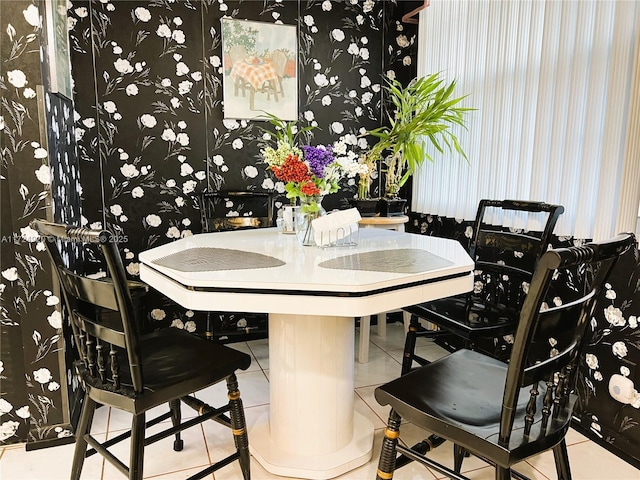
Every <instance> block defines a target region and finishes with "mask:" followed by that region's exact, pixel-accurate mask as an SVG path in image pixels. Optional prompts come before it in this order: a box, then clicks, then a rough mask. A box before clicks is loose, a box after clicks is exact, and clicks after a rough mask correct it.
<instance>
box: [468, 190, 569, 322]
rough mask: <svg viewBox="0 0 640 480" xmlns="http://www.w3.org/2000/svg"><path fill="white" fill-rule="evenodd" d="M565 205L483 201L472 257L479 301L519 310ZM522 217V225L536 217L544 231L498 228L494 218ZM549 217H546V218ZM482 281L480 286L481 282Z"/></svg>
mask: <svg viewBox="0 0 640 480" xmlns="http://www.w3.org/2000/svg"><path fill="white" fill-rule="evenodd" d="M562 212H564V207H562V206H561V205H550V204H547V203H543V202H530V201H521V200H486V199H485V200H481V201H480V204H479V205H478V211H477V213H476V219H475V222H474V225H473V234H472V237H471V244H470V249H469V254H470V255H471V258H473V260H474V261H475V263H476V267H475V268H476V289H474V292H475V296H476V297H477V299H478V300H479V301H480V302H481V303H483V304H487V305H496V306H497V305H500V306H501V307H502V308H507V309H513V310H519V308H520V307H521V306H522V302H523V301H524V297H525V296H526V291H527V288H528V286H529V283H530V282H531V278H532V277H533V272H534V270H535V268H536V264H537V262H538V260H539V259H540V258H541V257H542V255H543V254H544V252H546V251H547V249H548V248H549V245H550V243H551V236H552V234H553V230H554V228H555V225H556V222H557V221H558V217H559V216H560V215H561V214H562ZM509 216H521V217H522V219H521V220H522V222H523V224H524V222H526V221H527V219H529V217H531V216H535V220H539V223H540V225H541V229H540V231H538V232H534V231H532V232H529V231H526V230H525V229H523V228H518V229H516V228H505V227H503V226H502V223H500V224H499V225H496V224H495V223H493V222H492V219H493V218H497V219H498V221H502V220H503V219H504V217H509ZM545 217H546V218H545ZM478 282H479V283H478Z"/></svg>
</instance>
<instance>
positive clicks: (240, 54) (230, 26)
mask: <svg viewBox="0 0 640 480" xmlns="http://www.w3.org/2000/svg"><path fill="white" fill-rule="evenodd" d="M221 24H222V25H221V26H222V57H223V59H222V67H223V82H222V83H223V89H222V91H223V94H222V95H223V116H224V118H225V119H227V118H228V119H250V120H266V119H267V118H266V116H265V112H268V113H270V114H272V115H275V116H277V117H278V118H281V119H282V120H287V121H291V120H297V119H298V41H297V40H298V34H297V27H296V26H295V25H284V24H274V23H268V22H256V21H251V20H236V19H233V18H222V19H221Z"/></svg>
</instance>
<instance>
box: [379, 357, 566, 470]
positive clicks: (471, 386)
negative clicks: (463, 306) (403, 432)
mask: <svg viewBox="0 0 640 480" xmlns="http://www.w3.org/2000/svg"><path fill="white" fill-rule="evenodd" d="M506 375H507V365H506V364H505V363H503V362H501V361H499V360H496V359H494V358H491V357H488V356H486V355H483V354H481V353H478V352H475V351H473V350H466V349H463V350H458V351H457V352H454V353H452V354H451V355H447V356H446V357H443V358H441V359H439V360H436V361H434V362H432V363H430V364H429V365H427V366H425V367H422V368H418V369H416V370H414V371H412V372H410V373H408V374H406V375H404V376H402V377H400V378H398V379H396V380H393V381H391V382H389V383H387V384H385V385H383V386H381V387H379V388H378V389H376V391H375V398H376V401H377V402H378V403H379V404H381V405H388V404H392V405H393V408H394V410H395V411H396V413H398V414H399V415H400V416H401V417H402V418H403V419H405V420H408V421H409V422H411V423H414V424H415V425H420V427H422V428H424V429H425V430H427V431H432V429H433V430H434V431H438V432H440V431H441V429H442V428H443V425H446V435H447V440H450V441H452V442H453V443H455V444H457V445H459V446H462V447H465V448H473V450H474V451H478V450H479V451H481V452H482V453H483V454H484V455H486V456H488V457H489V458H491V459H492V460H495V461H497V462H498V463H499V464H502V465H512V464H514V463H517V462H519V461H521V460H524V459H525V458H527V457H529V456H530V455H531V449H532V446H535V448H536V451H539V450H538V449H540V448H541V445H540V443H539V441H540V438H539V435H536V431H537V433H538V434H539V433H540V430H539V428H536V425H538V426H539V424H540V420H539V419H538V421H537V422H536V423H535V424H534V427H533V428H532V433H531V434H529V435H528V436H525V435H524V419H525V413H526V407H527V403H528V402H529V398H530V395H529V391H530V387H523V388H522V389H520V395H519V398H518V402H517V408H516V413H515V421H514V426H513V431H512V433H511V438H510V448H509V449H505V448H504V447H503V446H501V445H499V444H498V436H499V431H500V417H501V415H502V396H503V393H504V388H505V382H506ZM545 391H546V387H545V384H544V382H542V383H541V384H540V386H539V392H540V395H538V397H537V404H536V407H537V411H541V409H542V402H543V399H544V393H545ZM398 399H400V401H399V400H398ZM573 401H575V398H573V397H572V399H571V402H573ZM569 411H570V410H569ZM553 421H554V422H556V424H557V428H556V427H555V426H554V425H551V426H550V427H549V429H548V432H547V433H546V434H545V435H544V437H545V438H544V444H545V445H544V446H542V448H543V449H547V448H551V447H552V446H553V445H555V444H556V443H558V442H559V441H560V440H562V438H563V437H564V435H565V434H566V432H567V430H568V428H569V421H568V419H567V418H566V416H565V417H558V418H556V419H554V420H553ZM549 432H552V434H549Z"/></svg>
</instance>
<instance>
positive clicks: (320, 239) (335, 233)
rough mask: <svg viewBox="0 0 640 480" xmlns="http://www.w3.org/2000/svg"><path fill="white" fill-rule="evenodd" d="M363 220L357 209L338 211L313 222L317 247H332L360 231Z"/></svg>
mask: <svg viewBox="0 0 640 480" xmlns="http://www.w3.org/2000/svg"><path fill="white" fill-rule="evenodd" d="M361 219H362V217H361V216H360V212H358V209H357V208H350V209H348V210H338V211H337V212H332V213H329V214H328V215H323V216H321V217H318V218H316V219H314V220H312V222H311V224H312V225H313V230H314V238H315V241H316V245H330V244H332V243H335V242H336V241H338V240H341V239H342V238H344V237H346V236H349V235H351V234H352V233H355V232H357V231H358V222H359V221H360V220H361Z"/></svg>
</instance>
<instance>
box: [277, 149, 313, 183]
mask: <svg viewBox="0 0 640 480" xmlns="http://www.w3.org/2000/svg"><path fill="white" fill-rule="evenodd" d="M270 168H271V170H273V173H274V174H275V176H276V178H277V179H278V180H282V181H283V182H306V181H308V180H310V178H311V177H310V174H309V167H307V164H306V163H304V162H302V161H300V159H299V158H298V156H297V155H289V156H288V157H287V159H286V160H285V161H284V163H283V164H282V166H281V167H276V166H272V167H270Z"/></svg>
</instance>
